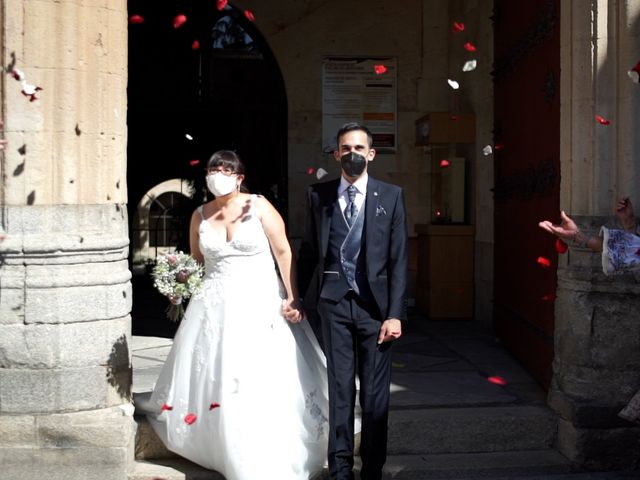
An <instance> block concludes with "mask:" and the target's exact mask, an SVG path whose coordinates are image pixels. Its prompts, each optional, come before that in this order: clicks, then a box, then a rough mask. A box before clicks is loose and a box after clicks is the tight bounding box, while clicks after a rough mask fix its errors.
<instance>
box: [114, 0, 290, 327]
mask: <svg viewBox="0 0 640 480" xmlns="http://www.w3.org/2000/svg"><path fill="white" fill-rule="evenodd" d="M128 6H129V15H130V16H132V15H139V16H141V17H142V18H143V19H144V22H142V23H132V22H130V23H129V83H128V118H127V124H128V147H127V157H128V171H127V182H128V198H129V202H128V205H129V207H128V208H129V212H128V213H129V219H130V222H131V221H132V220H133V219H134V212H135V209H136V206H137V205H138V202H139V201H140V199H141V198H142V197H143V196H144V194H145V193H146V192H147V191H149V190H150V189H151V188H152V187H154V186H155V185H158V184H159V183H161V182H163V181H165V180H169V179H173V178H182V179H187V180H189V181H191V182H192V183H193V185H194V187H195V191H196V194H195V195H194V197H193V199H192V201H191V202H183V203H181V208H180V209H177V210H174V211H173V212H172V214H173V215H174V216H175V217H176V218H178V219H181V221H178V222H175V221H174V222H173V224H174V225H175V228H176V229H182V230H183V231H182V232H181V233H180V234H177V235H175V236H174V237H173V238H177V239H181V240H180V241H179V242H178V243H177V244H176V245H175V246H176V248H178V249H180V250H188V235H187V231H188V222H189V219H190V215H191V211H192V210H193V209H194V208H195V207H196V206H197V205H199V204H201V203H202V202H203V201H205V199H206V198H210V196H208V192H207V191H206V187H205V183H204V167H205V165H206V161H207V159H208V158H209V157H210V156H211V154H212V153H213V152H214V151H216V150H219V149H232V150H235V151H236V152H238V154H239V155H240V157H241V158H242V159H243V161H244V163H245V165H246V170H247V172H246V173H247V180H246V184H247V186H248V187H249V189H250V191H251V192H253V193H260V194H263V195H265V196H266V197H267V198H269V200H270V201H271V202H272V203H273V204H274V205H275V206H276V208H278V210H279V211H280V213H281V214H282V215H283V217H284V218H285V219H286V217H287V215H286V214H287V212H286V206H287V183H286V179H287V158H286V127H287V101H286V93H285V89H284V82H283V79H282V75H281V73H280V70H279V67H278V65H277V63H276V61H275V58H274V57H273V55H272V53H271V51H270V49H269V47H268V45H267V44H266V42H265V41H264V39H263V38H262V36H261V35H260V32H259V31H258V30H257V29H256V28H255V26H254V24H253V23H252V22H250V21H249V20H248V19H247V18H245V16H244V14H243V12H242V11H241V10H238V9H236V8H234V7H232V6H231V4H229V5H228V6H227V7H226V8H225V9H224V10H223V11H218V10H217V8H216V2H215V1H208V2H202V1H193V0H192V1H180V0H169V1H163V2H148V1H147V0H129V3H128ZM178 15H184V16H185V17H186V21H185V22H184V23H183V24H182V25H181V26H180V27H179V28H175V27H174V19H175V18H176V16H178ZM194 42H197V43H198V47H197V48H195V47H196V46H195V45H194ZM130 227H131V225H130ZM130 231H133V229H132V228H130ZM151 283H152V282H151V279H150V277H149V275H148V274H145V275H141V276H136V277H134V279H133V288H134V297H133V298H134V300H133V302H134V304H133V311H132V316H133V330H134V333H136V334H140V335H165V334H166V335H171V334H172V333H173V330H174V329H175V327H173V326H166V325H165V324H164V319H162V318H157V317H158V316H162V315H163V309H164V308H165V307H166V301H165V299H164V298H162V297H159V295H158V294H156V292H155V291H154V290H153V287H152V285H151ZM161 325H165V326H164V327H162V326H161Z"/></svg>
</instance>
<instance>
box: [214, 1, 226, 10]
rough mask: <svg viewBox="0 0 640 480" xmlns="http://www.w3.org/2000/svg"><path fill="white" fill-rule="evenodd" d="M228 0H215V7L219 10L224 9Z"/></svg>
mask: <svg viewBox="0 0 640 480" xmlns="http://www.w3.org/2000/svg"><path fill="white" fill-rule="evenodd" d="M227 3H229V2H228V0H217V1H216V8H217V9H218V10H220V11H222V10H224V7H226V6H227Z"/></svg>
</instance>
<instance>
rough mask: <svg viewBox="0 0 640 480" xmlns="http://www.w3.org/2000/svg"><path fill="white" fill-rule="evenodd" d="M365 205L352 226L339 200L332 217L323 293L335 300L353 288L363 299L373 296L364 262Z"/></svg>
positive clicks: (323, 295)
mask: <svg viewBox="0 0 640 480" xmlns="http://www.w3.org/2000/svg"><path fill="white" fill-rule="evenodd" d="M364 217H365V208H364V205H363V206H362V208H361V209H360V212H359V213H358V216H357V217H356V220H355V222H354V223H353V225H352V226H351V229H349V225H348V224H347V221H346V220H345V218H344V216H343V214H342V211H341V210H340V208H339V207H338V202H336V204H335V206H334V208H333V215H332V217H331V228H330V230H329V244H328V246H327V254H326V257H325V264H324V273H323V276H322V289H321V291H320V296H321V297H322V298H327V299H330V300H333V301H336V302H337V301H338V300H340V299H341V298H342V297H344V296H345V295H346V294H347V292H348V291H349V290H353V291H354V292H355V293H356V294H358V295H359V296H360V297H362V298H363V299H370V298H371V290H370V288H369V284H368V281H367V269H366V264H365V257H366V255H365V248H366V245H365V240H364V239H365V235H363V232H364V222H365V218H364Z"/></svg>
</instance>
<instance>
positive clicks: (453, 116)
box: [449, 115, 460, 122]
mask: <svg viewBox="0 0 640 480" xmlns="http://www.w3.org/2000/svg"><path fill="white" fill-rule="evenodd" d="M449 118H451V120H453V121H454V122H457V121H458V120H459V119H460V117H458V116H457V115H451V117H449Z"/></svg>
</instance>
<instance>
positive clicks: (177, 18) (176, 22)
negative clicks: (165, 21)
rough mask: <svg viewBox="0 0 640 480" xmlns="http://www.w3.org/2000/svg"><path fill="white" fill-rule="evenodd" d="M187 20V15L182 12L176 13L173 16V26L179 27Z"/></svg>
mask: <svg viewBox="0 0 640 480" xmlns="http://www.w3.org/2000/svg"><path fill="white" fill-rule="evenodd" d="M186 21H187V16H186V15H185V14H183V13H181V14H179V15H176V16H175V17H174V18H173V28H180V27H181V26H182V25H184V22H186Z"/></svg>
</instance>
